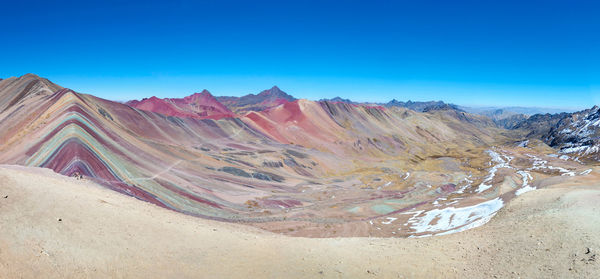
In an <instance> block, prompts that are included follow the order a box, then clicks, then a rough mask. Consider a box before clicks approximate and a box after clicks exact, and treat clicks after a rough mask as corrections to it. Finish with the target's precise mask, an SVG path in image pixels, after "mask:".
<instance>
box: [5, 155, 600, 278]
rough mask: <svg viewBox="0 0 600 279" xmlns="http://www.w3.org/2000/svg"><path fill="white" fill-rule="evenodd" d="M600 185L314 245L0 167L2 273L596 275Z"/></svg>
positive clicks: (599, 267)
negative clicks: (405, 229) (437, 227)
mask: <svg viewBox="0 0 600 279" xmlns="http://www.w3.org/2000/svg"><path fill="white" fill-rule="evenodd" d="M596 172H597V170H594V173H596ZM594 181H596V182H594ZM597 181H598V179H597V177H593V176H590V177H583V178H582V177H578V178H574V179H573V180H572V181H569V183H566V184H562V185H558V186H557V185H554V186H552V187H551V188H545V189H541V190H536V191H532V192H529V193H526V194H524V195H521V196H519V197H518V198H517V199H515V200H513V201H511V202H510V203H509V204H508V205H507V206H506V207H505V208H503V209H502V210H501V211H500V212H499V213H498V214H497V215H496V217H494V218H493V219H492V221H491V222H490V223H488V224H486V225H484V226H483V227H480V228H476V229H472V230H469V231H466V232H462V233H457V234H453V235H448V236H442V237H429V238H421V239H395V238H386V239H384V238H329V239H311V238H298V237H287V236H282V235H277V234H273V233H270V232H265V231H261V230H259V229H255V228H252V227H248V226H244V225H238V224H230V223H221V222H216V221H210V220H204V219H200V218H195V217H191V216H186V215H183V214H180V213H176V212H172V211H169V210H166V209H163V208H159V207H157V206H154V205H152V204H149V203H146V202H142V201H139V200H137V199H135V198H131V197H128V196H125V195H122V194H119V193H116V192H113V191H111V190H108V189H105V188H102V187H101V186H99V185H97V184H94V183H93V182H90V181H85V180H76V179H74V178H69V177H65V176H61V175H58V174H55V173H53V172H52V171H50V170H47V169H40V168H26V167H20V166H0V278H63V277H65V278H88V277H92V278H99V277H100V278H104V277H112V278H294V277H298V278H319V277H326V278H377V277H380V278H432V277H438V278H439V277H445V278H448V277H456V278H464V277H469V278H493V277H499V278H518V277H521V278H538V277H539V278H559V277H560V278H564V277H577V278H579V277H583V278H597V275H598V274H600V263H599V261H600V187H599V186H600V184H598V182H597ZM597 254H598V255H597Z"/></svg>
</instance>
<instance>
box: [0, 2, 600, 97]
mask: <svg viewBox="0 0 600 279" xmlns="http://www.w3.org/2000/svg"><path fill="white" fill-rule="evenodd" d="M20 2H25V1H10V2H8V1H5V2H4V3H2V10H3V12H2V16H1V17H0V27H1V28H2V33H0V34H1V35H0V36H1V38H2V41H1V43H0V51H1V52H0V53H2V55H1V56H0V77H3V78H6V77H10V76H19V75H23V74H25V73H29V72H32V73H36V74H38V75H40V76H43V77H47V78H49V79H50V80H52V81H54V82H56V83H58V84H60V85H63V86H66V87H69V88H72V89H74V90H77V91H80V92H86V93H91V94H94V95H97V96H100V97H104V98H108V99H115V100H127V99H132V98H141V97H147V96H152V95H156V96H159V97H167V96H170V97H181V96H185V95H189V94H191V93H193V92H197V91H200V90H202V89H205V88H206V89H208V90H209V91H211V92H212V93H213V94H215V95H237V96H239V95H244V94H248V93H257V92H259V91H260V90H262V89H266V88H270V87H271V86H273V85H278V86H279V87H280V88H282V89H283V90H284V91H286V92H288V93H290V94H292V95H294V96H296V97H299V98H308V99H320V98H330V97H335V96H342V97H346V98H350V99H353V100H357V101H374V102H383V101H388V100H390V99H392V98H396V99H398V100H409V99H411V100H444V101H447V102H452V103H457V104H461V105H481V106H489V105H494V106H510V105H520V106H538V107H564V108H583V107H590V106H592V105H593V104H598V103H600V91H599V90H598V84H599V82H598V81H599V75H600V71H599V67H598V62H599V59H598V51H599V49H600V44H599V41H600V34H599V31H598V30H600V20H599V19H598V16H597V14H595V13H596V12H597V11H598V10H599V8H600V7H598V6H597V4H594V3H593V2H591V1H590V2H586V1H351V0H346V1H139V2H136V1H97V2H94V1H52V2H53V3H49V2H50V1H48V2H46V1H39V2H37V1H27V2H26V3H20Z"/></svg>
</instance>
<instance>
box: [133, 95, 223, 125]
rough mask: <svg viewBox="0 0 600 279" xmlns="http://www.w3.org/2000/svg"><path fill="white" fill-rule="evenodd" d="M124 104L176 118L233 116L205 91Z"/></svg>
mask: <svg viewBox="0 0 600 279" xmlns="http://www.w3.org/2000/svg"><path fill="white" fill-rule="evenodd" d="M126 104H127V105H129V106H131V107H134V108H137V109H141V110H146V111H152V112H156V113H160V114H164V115H169V116H178V117H192V118H201V119H205V118H210V119H221V118H224V117H234V116H235V114H234V113H233V112H232V111H231V110H229V109H228V108H227V107H226V106H224V105H223V104H221V103H220V102H219V101H217V99H215V97H213V95H212V94H210V92H208V90H206V89H205V90H203V91H202V92H200V93H194V94H192V95H190V96H187V97H184V98H164V99H160V98H157V97H154V96H153V97H151V98H144V99H142V100H141V101H138V100H132V101H129V102H127V103H126Z"/></svg>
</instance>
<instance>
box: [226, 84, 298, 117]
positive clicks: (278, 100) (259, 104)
mask: <svg viewBox="0 0 600 279" xmlns="http://www.w3.org/2000/svg"><path fill="white" fill-rule="evenodd" d="M217 100H219V101H220V102H221V103H223V104H224V105H226V106H227V107H228V108H229V109H230V110H232V111H234V112H236V113H238V114H244V113H246V112H249V111H261V110H265V109H268V108H272V107H276V106H278V105H281V104H285V103H287V102H292V101H295V100H296V98H294V97H293V96H291V95H289V94H287V93H285V92H284V91H283V90H281V89H279V87H277V86H273V87H271V88H270V89H267V90H263V91H261V92H260V93H258V94H256V95H255V94H248V95H245V96H242V97H230V96H224V97H217Z"/></svg>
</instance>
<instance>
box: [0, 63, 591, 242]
mask: <svg viewBox="0 0 600 279" xmlns="http://www.w3.org/2000/svg"><path fill="white" fill-rule="evenodd" d="M271 91H274V92H275V93H273V92H271V93H269V92H267V93H264V94H263V93H261V94H263V95H260V94H258V95H253V97H252V98H245V99H244V98H238V99H235V98H226V99H224V100H225V101H226V104H223V103H221V102H219V101H218V99H219V98H215V97H213V96H212V95H211V94H210V93H209V92H208V91H203V92H201V93H196V94H193V95H191V96H189V97H186V98H181V99H176V98H168V99H159V98H156V97H153V98H148V99H144V100H141V101H130V102H128V103H126V104H123V103H119V102H114V101H109V100H105V99H101V98H98V97H95V96H92V95H88V94H81V93H77V92H74V91H72V90H69V89H66V88H62V87H61V86H58V85H55V84H53V83H52V82H50V81H48V80H46V79H43V78H40V77H38V76H36V75H33V74H27V75H25V76H22V77H18V78H17V77H15V78H8V79H5V80H2V81H0V163H3V164H19V165H27V166H36V167H43V168H50V169H52V170H54V171H55V172H58V173H61V174H63V175H67V176H74V177H82V178H84V179H92V180H95V181H97V182H99V183H101V184H102V185H105V186H106V187H108V188H110V189H113V190H115V191H118V192H121V193H123V194H127V195H130V196H133V197H136V198H138V199H141V200H144V201H147V202H151V203H153V204H156V205H158V206H161V207H165V208H169V209H172V210H176V211H179V212H182V213H185V214H190V215H194V216H199V217H203V218H211V219H217V220H224V221H234V222H244V223H248V224H250V225H254V226H257V227H261V228H265V229H268V230H271V231H276V232H282V233H286V234H291V235H302V236H316V237H324V236H350V235H352V236H364V235H379V236H392V235H394V236H422V235H428V234H439V233H447V232H453V231H459V230H463V229H467V228H470V227H473V226H476V225H478V224H482V223H485V221H486V220H489V218H490V217H491V216H493V214H495V212H496V211H497V210H498V209H499V208H500V207H502V205H503V204H504V203H505V202H507V201H508V200H510V199H511V198H512V197H514V196H515V195H517V194H520V193H522V192H524V191H528V190H530V189H535V187H541V185H542V184H543V183H542V181H545V180H548V179H550V178H553V177H557V176H558V177H564V176H571V175H587V174H589V172H587V173H586V170H587V169H586V166H585V165H583V164H581V163H579V162H575V161H573V160H563V159H559V158H557V157H556V156H551V155H552V152H553V150H552V149H551V148H550V147H548V146H546V145H544V144H543V143H542V142H538V143H535V144H534V142H533V141H532V143H531V144H529V147H525V146H518V145H517V144H513V143H514V140H512V139H510V138H509V137H508V136H507V134H506V131H505V130H503V129H500V128H498V127H496V126H495V125H494V123H493V122H492V121H491V120H489V119H488V118H486V117H483V116H478V115H472V114H468V113H465V112H461V111H458V110H453V109H451V108H442V109H438V110H431V111H428V112H415V111H412V110H409V109H405V108H399V107H387V108H384V107H381V106H371V105H357V104H349V103H346V102H327V101H322V102H315V101H309V100H296V99H294V98H293V97H291V96H289V95H287V94H286V95H285V96H284V95H282V93H280V92H279V91H280V89H279V88H276V90H275V89H271ZM281 92H282V91H281ZM284 94H285V93H284ZM258 96H262V97H260V98H263V97H264V98H263V99H260V98H258ZM273 96H275V97H273ZM282 96H283V97H282ZM286 96H289V97H286ZM257 98H258V99H257ZM269 98H270V99H269ZM236 102H238V103H236ZM536 144H537V145H536Z"/></svg>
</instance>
